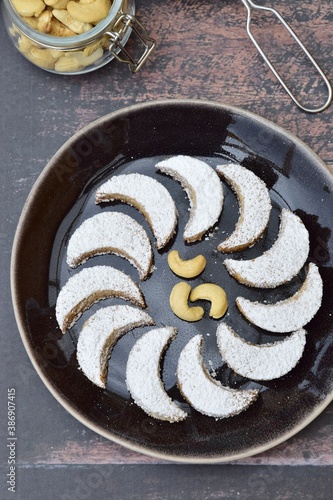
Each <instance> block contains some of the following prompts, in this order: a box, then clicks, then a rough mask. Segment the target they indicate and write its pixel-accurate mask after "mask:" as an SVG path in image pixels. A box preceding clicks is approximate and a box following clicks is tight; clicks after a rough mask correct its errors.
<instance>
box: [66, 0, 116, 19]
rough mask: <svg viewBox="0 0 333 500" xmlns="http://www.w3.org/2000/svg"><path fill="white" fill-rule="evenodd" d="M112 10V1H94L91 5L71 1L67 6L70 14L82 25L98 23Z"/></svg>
mask: <svg viewBox="0 0 333 500" xmlns="http://www.w3.org/2000/svg"><path fill="white" fill-rule="evenodd" d="M110 8H111V1H110V0H94V1H93V2H90V3H87V2H84V3H83V2H74V1H73V0H70V1H69V2H68V4H67V10H68V12H69V14H70V15H71V16H72V17H74V18H75V19H77V20H78V21H81V22H82V23H98V22H99V21H101V20H102V19H104V18H105V17H106V16H107V15H108V13H109V10H110Z"/></svg>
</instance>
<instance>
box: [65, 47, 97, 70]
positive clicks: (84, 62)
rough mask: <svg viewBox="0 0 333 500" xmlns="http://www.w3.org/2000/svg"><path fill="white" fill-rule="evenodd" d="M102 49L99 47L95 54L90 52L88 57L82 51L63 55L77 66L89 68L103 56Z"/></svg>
mask: <svg viewBox="0 0 333 500" xmlns="http://www.w3.org/2000/svg"><path fill="white" fill-rule="evenodd" d="M103 52H104V51H103V49H102V47H99V48H98V49H96V50H95V52H92V53H91V54H90V55H89V56H85V54H84V52H83V51H78V52H71V53H69V52H68V53H67V54H65V55H66V56H67V57H72V58H73V59H75V60H76V61H77V63H78V64H80V65H81V66H90V65H91V64H93V63H94V62H96V61H97V60H98V59H100V58H101V57H102V56H103Z"/></svg>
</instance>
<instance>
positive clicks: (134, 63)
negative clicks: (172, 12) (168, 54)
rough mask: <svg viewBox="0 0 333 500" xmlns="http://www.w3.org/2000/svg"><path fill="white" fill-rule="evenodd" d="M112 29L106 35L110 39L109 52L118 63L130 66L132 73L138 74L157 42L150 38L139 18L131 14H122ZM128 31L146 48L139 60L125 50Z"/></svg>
mask: <svg viewBox="0 0 333 500" xmlns="http://www.w3.org/2000/svg"><path fill="white" fill-rule="evenodd" d="M112 29H114V31H107V32H106V33H105V34H106V35H108V36H109V37H110V42H111V43H110V46H109V51H110V52H111V54H112V55H113V56H114V57H115V58H116V59H117V60H118V61H120V62H123V63H126V64H128V65H129V67H130V70H131V71H132V73H137V72H138V71H139V70H140V68H141V67H142V65H143V64H144V63H145V61H146V60H147V58H148V57H149V55H150V53H151V52H152V50H153V49H154V47H155V45H156V42H155V40H154V39H153V38H150V37H149V36H148V34H147V32H146V30H145V28H144V27H143V26H142V24H141V23H140V22H139V21H138V20H137V18H136V17H135V16H131V15H129V14H122V15H121V16H120V17H119V18H118V19H117V21H116V22H115V24H114V25H113V27H112ZM127 30H132V31H133V32H134V33H135V34H136V36H137V37H138V39H139V40H140V42H141V43H142V45H143V47H144V51H143V53H142V55H141V56H140V57H139V58H138V59H137V60H135V59H134V58H133V57H132V56H131V55H130V53H129V52H128V50H126V48H125V44H124V43H122V42H123V39H124V36H125V34H126V33H127Z"/></svg>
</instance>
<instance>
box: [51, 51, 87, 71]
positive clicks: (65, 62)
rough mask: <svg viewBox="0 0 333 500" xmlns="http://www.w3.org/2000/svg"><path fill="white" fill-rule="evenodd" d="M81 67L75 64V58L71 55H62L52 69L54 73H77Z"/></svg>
mask: <svg viewBox="0 0 333 500" xmlns="http://www.w3.org/2000/svg"><path fill="white" fill-rule="evenodd" d="M81 68H82V66H81V65H80V64H79V63H78V62H77V60H76V59H75V57H72V56H71V55H68V56H67V55H64V56H61V57H59V59H58V61H57V62H56V63H55V66H54V69H55V70H56V71H60V72H61V73H64V72H67V73H71V72H75V71H79V70H80V69H81Z"/></svg>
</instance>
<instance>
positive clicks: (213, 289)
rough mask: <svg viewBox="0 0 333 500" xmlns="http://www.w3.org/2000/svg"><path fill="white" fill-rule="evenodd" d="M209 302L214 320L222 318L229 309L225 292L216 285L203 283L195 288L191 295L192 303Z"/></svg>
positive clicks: (210, 312)
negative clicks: (201, 300) (197, 301)
mask: <svg viewBox="0 0 333 500" xmlns="http://www.w3.org/2000/svg"><path fill="white" fill-rule="evenodd" d="M200 299H203V300H209V301H210V302H211V307H210V311H209V316H210V317H211V318H214V319H219V318H222V316H224V315H225V313H226V312H227V309H228V299H227V295H226V293H225V291H224V290H223V288H221V287H220V286H218V285H215V284H214V283H202V284H201V285H198V286H196V287H195V288H193V290H192V292H191V294H190V301H191V302H195V301H196V300H200Z"/></svg>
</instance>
